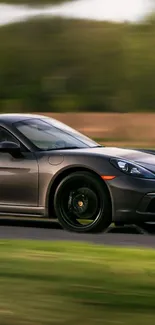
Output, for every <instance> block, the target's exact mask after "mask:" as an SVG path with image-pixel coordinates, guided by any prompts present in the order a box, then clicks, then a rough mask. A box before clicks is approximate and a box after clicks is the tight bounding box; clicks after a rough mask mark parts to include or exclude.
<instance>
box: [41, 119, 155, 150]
mask: <svg viewBox="0 0 155 325" xmlns="http://www.w3.org/2000/svg"><path fill="white" fill-rule="evenodd" d="M43 114H44V115H48V116H51V117H54V118H56V119H58V120H60V121H62V122H64V123H66V124H68V125H70V126H71V127H73V128H75V129H77V130H79V131H81V132H83V133H84V134H86V135H88V136H90V137H92V138H94V139H96V140H98V141H99V142H102V143H103V144H105V145H114V146H115V145H116V146H117V145H118V146H123V147H125V146H129V147H149V148H154V145H155V127H154V126H155V114H154V113H141V114H140V113H126V114H121V113H111V114H108V113H64V114H63V113H60V114H59V113H43Z"/></svg>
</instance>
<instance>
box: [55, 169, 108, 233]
mask: <svg viewBox="0 0 155 325" xmlns="http://www.w3.org/2000/svg"><path fill="white" fill-rule="evenodd" d="M54 209H55V213H56V215H57V218H58V220H59V222H60V224H61V225H62V227H63V228H64V229H66V230H69V231H73V232H80V233H83V232H102V231H104V230H105V229H106V228H107V227H108V226H109V225H110V223H111V206H110V199H109V196H108V194H107V191H106V189H105V187H104V185H103V183H102V181H100V180H99V179H98V177H96V176H94V175H93V174H91V173H89V172H75V173H72V174H70V175H69V176H67V177H65V178H64V179H63V180H62V181H61V182H60V184H59V185H58V187H57V189H56V192H55V195H54Z"/></svg>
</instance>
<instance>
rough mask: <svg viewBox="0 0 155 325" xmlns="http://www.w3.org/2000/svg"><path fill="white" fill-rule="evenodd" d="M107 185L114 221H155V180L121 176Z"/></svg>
mask: <svg viewBox="0 0 155 325" xmlns="http://www.w3.org/2000/svg"><path fill="white" fill-rule="evenodd" d="M107 185H108V188H109V191H110V195H111V200H112V221H113V222H122V223H141V222H155V180H150V179H149V180H146V179H138V178H134V177H131V176H121V177H116V178H115V179H114V180H112V181H109V182H108V183H107Z"/></svg>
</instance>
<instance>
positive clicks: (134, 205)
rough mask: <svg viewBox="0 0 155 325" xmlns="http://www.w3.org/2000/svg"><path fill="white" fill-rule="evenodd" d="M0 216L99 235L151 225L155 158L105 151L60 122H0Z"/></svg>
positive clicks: (8, 117)
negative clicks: (118, 227) (50, 221)
mask: <svg viewBox="0 0 155 325" xmlns="http://www.w3.org/2000/svg"><path fill="white" fill-rule="evenodd" d="M0 215H3V216H4V215H7V216H8V215H16V216H17V215H19V216H30V217H34V216H35V217H40V218H44V217H46V218H56V219H58V221H59V222H60V224H61V225H62V227H63V228H64V229H67V230H70V231H75V232H101V231H104V230H105V229H106V228H107V227H108V226H109V225H110V223H111V222H115V223H116V224H130V223H144V222H149V221H154V220H155V156H154V152H153V151H149V150H148V151H147V150H129V149H121V148H111V147H104V146H101V145H99V144H98V143H96V142H94V141H93V140H91V139H89V138H88V137H86V136H84V135H82V134H81V133H79V132H77V131H75V130H74V129H72V128H70V127H68V126H67V125H65V124H63V123H60V122H59V121H57V120H54V119H52V118H48V117H46V116H39V115H29V114H1V115H0Z"/></svg>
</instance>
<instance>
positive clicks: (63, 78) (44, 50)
mask: <svg viewBox="0 0 155 325" xmlns="http://www.w3.org/2000/svg"><path fill="white" fill-rule="evenodd" d="M154 85H155V19H154V17H153V16H151V17H149V18H148V19H146V20H145V21H143V22H141V23H140V24H129V23H120V24H118V23H117V24H116V23H108V22H93V21H83V20H67V19H66V20H65V19H59V18H55V19H47V18H44V19H41V18H40V19H36V20H33V21H28V22H24V23H20V24H14V25H8V26H7V27H6V26H5V27H1V28H0V111H1V112H2V111H10V112H11V111H33V112H34V111H38V112H39V111H40V112H41V111H46V112H47V111H59V112H62V111H63V112H65V111H103V112H116V111H117V112H126V111H146V110H149V111H155V89H154Z"/></svg>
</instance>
